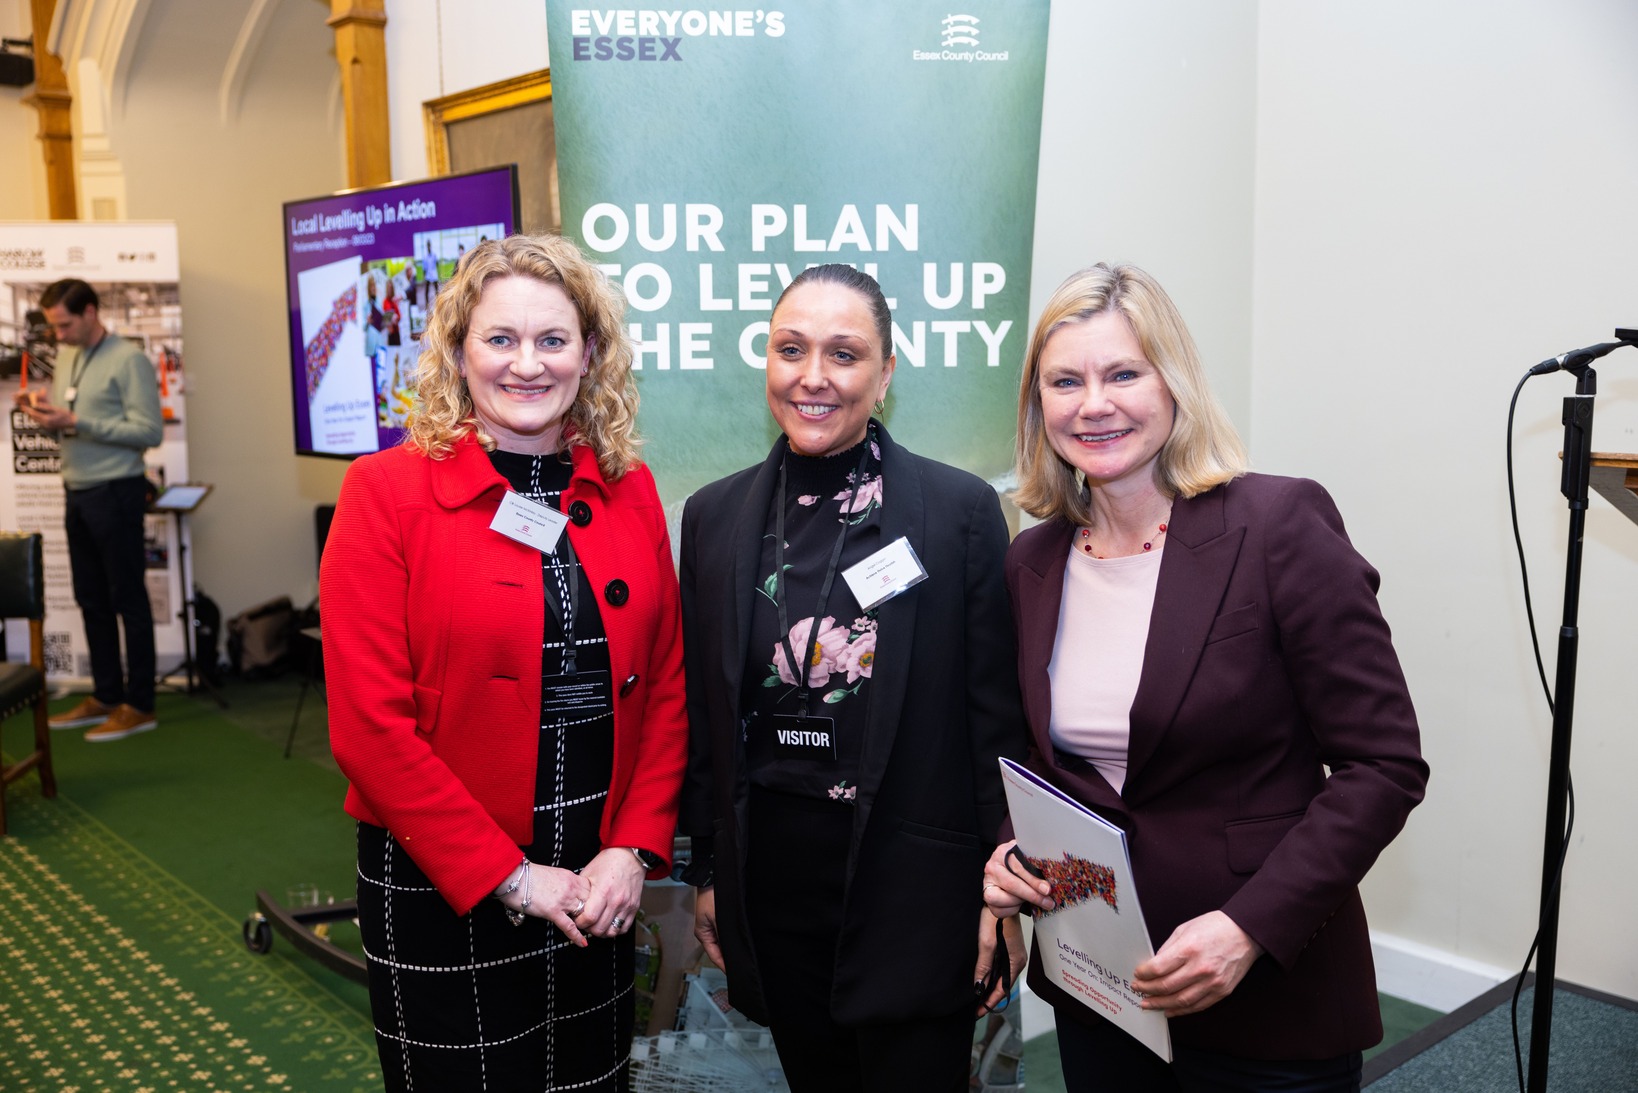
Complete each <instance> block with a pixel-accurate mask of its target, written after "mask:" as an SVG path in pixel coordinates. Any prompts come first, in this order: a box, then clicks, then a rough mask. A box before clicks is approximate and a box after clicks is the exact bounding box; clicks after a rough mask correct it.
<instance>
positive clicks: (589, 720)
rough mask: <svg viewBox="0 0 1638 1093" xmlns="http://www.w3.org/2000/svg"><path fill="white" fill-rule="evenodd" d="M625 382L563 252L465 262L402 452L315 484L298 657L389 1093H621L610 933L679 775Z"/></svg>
mask: <svg viewBox="0 0 1638 1093" xmlns="http://www.w3.org/2000/svg"><path fill="white" fill-rule="evenodd" d="M630 371H631V352H630V349H629V346H628V344H627V341H626V338H625V334H624V332H623V328H622V325H621V308H620V303H619V297H618V296H617V295H616V293H615V292H614V291H613V290H612V289H611V288H610V286H609V285H608V284H607V282H606V281H605V279H604V278H603V276H602V275H601V274H600V273H599V272H598V271H597V270H596V269H595V268H594V267H593V266H592V265H591V264H590V263H588V262H587V261H586V260H585V258H584V257H583V256H582V255H581V254H580V252H579V251H578V250H576V249H575V247H574V246H573V244H571V243H568V242H566V241H564V240H562V239H558V238H556V237H535V238H530V237H522V236H512V237H510V238H507V239H503V240H498V241H494V242H486V243H483V244H480V245H479V246H477V247H476V248H474V249H473V250H471V251H469V252H468V253H467V254H466V256H465V257H464V258H463V260H462V262H461V264H460V267H459V269H458V270H457V272H456V274H455V277H454V279H453V280H451V281H450V282H449V283H448V284H446V285H445V286H444V287H443V290H442V291H441V292H440V293H439V294H438V297H437V303H436V305H435V308H434V311H433V314H432V317H431V321H430V323H429V324H428V327H427V333H426V335H425V339H424V341H423V345H422V354H421V362H420V372H419V376H418V387H417V396H418V401H417V406H416V409H415V411H414V413H413V415H412V416H411V418H410V425H409V430H410V436H409V439H408V440H407V441H406V443H405V444H403V445H401V446H399V447H397V448H394V449H392V450H390V451H385V452H381V453H379V454H377V455H372V456H367V457H365V458H363V459H360V460H358V461H357V462H355V463H354V464H353V466H352V467H351V469H350V470H349V471H348V473H347V480H346V482H345V484H344V485H343V487H342V492H341V500H340V503H339V504H338V505H337V508H336V517H335V523H334V525H333V526H332V528H331V532H330V537H329V540H328V542H327V544H326V547H325V551H324V561H323V567H322V571H321V574H320V590H321V594H322V600H323V612H324V646H325V649H324V655H325V661H326V667H327V669H328V673H329V677H330V729H331V744H332V747H333V748H334V751H335V755H336V761H337V762H338V763H339V764H340V766H341V769H342V772H343V773H344V774H346V775H347V777H348V779H349V780H350V781H351V783H352V784H351V786H350V788H349V789H348V792H347V811H348V812H349V813H350V814H351V815H353V816H354V817H356V818H357V819H358V821H359V861H358V907H359V921H360V927H361V930H362V933H363V942H364V948H365V954H366V956H367V958H368V963H369V972H370V996H371V1008H372V1009H373V1011H374V1018H375V1025H376V1041H377V1045H378V1048H379V1050H380V1054H381V1064H382V1073H383V1077H384V1079H385V1081H386V1085H387V1088H389V1089H410V1088H416V1089H423V1090H424V1089H477V1088H484V1089H489V1090H496V1089H518V1090H524V1089H529V1090H538V1089H543V1088H549V1089H556V1088H570V1087H572V1088H575V1089H595V1090H616V1089H625V1088H626V1086H627V1076H626V1071H627V1057H628V1052H629V1048H630V1043H631V1031H632V1005H633V996H632V992H631V989H630V988H631V982H632V960H633V942H632V937H631V934H630V929H631V924H632V919H633V916H634V915H635V913H636V910H637V905H638V900H639V897H640V895H641V892H642V885H643V880H644V877H645V875H649V876H662V875H664V873H665V871H666V868H667V865H668V859H669V857H670V852H671V845H672V838H673V833H674V831H675V828H676V815H677V800H678V793H679V790H680V787H681V783H682V776H683V767H684V764H685V762H686V752H687V726H686V717H685V714H684V709H683V680H682V647H681V641H680V636H679V635H680V628H681V617H680V611H679V606H678V604H679V601H678V595H677V581H676V576H675V571H674V570H673V568H672V561H671V548H670V544H669V542H668V540H667V536H666V522H665V513H664V510H663V509H662V508H661V506H660V502H659V498H658V497H657V496H656V494H655V490H654V481H653V478H652V477H651V476H650V474H649V472H648V470H647V468H645V467H644V466H643V465H642V464H641V463H639V462H638V461H637V455H636V449H637V444H636V438H635V436H634V435H633V431H632V423H633V419H634V415H635V411H636V407H637V395H636V391H635V388H634V385H633V382H632V378H631V374H630ZM560 514H561V515H560ZM488 897H493V898H488Z"/></svg>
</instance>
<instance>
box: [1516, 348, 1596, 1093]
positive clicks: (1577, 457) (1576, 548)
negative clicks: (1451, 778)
mask: <svg viewBox="0 0 1638 1093" xmlns="http://www.w3.org/2000/svg"><path fill="white" fill-rule="evenodd" d="M1564 367H1565V371H1568V372H1570V373H1572V374H1574V376H1575V377H1576V385H1575V394H1574V395H1570V396H1568V397H1566V398H1565V400H1564V470H1563V476H1562V480H1561V482H1560V484H1559V491H1560V492H1561V493H1563V494H1564V497H1565V499H1566V500H1567V501H1568V502H1569V506H1570V541H1569V549H1568V551H1567V556H1566V558H1565V563H1564V623H1563V625H1562V626H1561V627H1560V628H1559V631H1558V667H1557V670H1556V672H1555V674H1554V680H1553V739H1552V748H1551V752H1550V758H1549V760H1548V765H1547V828H1546V836H1545V842H1544V845H1543V850H1542V857H1541V917H1540V920H1539V921H1540V933H1541V937H1540V941H1539V943H1538V947H1537V951H1536V993H1535V1005H1534V1009H1533V1015H1532V1017H1531V1020H1530V1080H1529V1093H1546V1090H1547V1056H1548V1051H1549V1044H1550V1041H1551V1039H1552V1032H1553V973H1554V968H1555V965H1556V964H1557V961H1558V908H1559V893H1560V886H1561V882H1562V879H1563V878H1562V874H1561V872H1560V865H1561V863H1562V861H1563V856H1564V821H1565V806H1566V803H1567V801H1568V798H1569V784H1570V728H1571V724H1572V722H1573V720H1574V717H1575V670H1576V655H1577V652H1578V643H1579V640H1580V632H1579V630H1578V629H1577V626H1576V622H1577V618H1578V616H1579V612H1580V603H1581V554H1582V541H1581V539H1582V532H1583V529H1584V526H1585V524H1586V517H1587V481H1588V476H1589V475H1590V473H1591V466H1592V426H1593V396H1594V395H1596V394H1597V393H1598V374H1597V373H1596V372H1594V371H1593V369H1592V368H1591V367H1590V365H1588V364H1580V365H1575V364H1566V365H1565V366H1564Z"/></svg>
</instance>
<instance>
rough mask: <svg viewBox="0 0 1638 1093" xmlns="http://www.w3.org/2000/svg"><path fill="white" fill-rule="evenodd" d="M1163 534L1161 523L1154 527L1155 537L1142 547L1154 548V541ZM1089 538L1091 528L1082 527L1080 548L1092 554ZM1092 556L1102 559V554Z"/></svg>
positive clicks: (1163, 528)
mask: <svg viewBox="0 0 1638 1093" xmlns="http://www.w3.org/2000/svg"><path fill="white" fill-rule="evenodd" d="M1164 534H1166V525H1165V524H1161V525H1160V526H1159V527H1157V528H1155V537H1154V538H1153V539H1151V540H1149V541H1148V542H1147V543H1144V544H1143V549H1144V550H1146V551H1148V550H1153V549H1154V548H1155V543H1157V542H1159V541H1160V537H1161V536H1162V535H1164ZM1091 538H1092V529H1091V528H1082V529H1081V549H1082V550H1084V551H1086V552H1087V553H1088V554H1092V544H1091V543H1090V542H1087V541H1086V540H1089V539H1091ZM1092 557H1094V558H1097V559H1098V560H1099V561H1102V560H1104V556H1103V555H1102V554H1092Z"/></svg>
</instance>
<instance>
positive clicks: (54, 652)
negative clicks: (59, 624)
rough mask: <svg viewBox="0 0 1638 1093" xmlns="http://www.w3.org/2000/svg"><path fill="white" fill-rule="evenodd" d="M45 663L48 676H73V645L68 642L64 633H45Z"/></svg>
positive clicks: (67, 637)
mask: <svg viewBox="0 0 1638 1093" xmlns="http://www.w3.org/2000/svg"><path fill="white" fill-rule="evenodd" d="M45 663H46V675H48V676H71V675H73V674H74V643H73V642H71V641H70V640H69V636H68V634H67V632H66V631H64V632H60V633H55V634H54V633H51V632H49V631H48V632H47V633H46V635H45Z"/></svg>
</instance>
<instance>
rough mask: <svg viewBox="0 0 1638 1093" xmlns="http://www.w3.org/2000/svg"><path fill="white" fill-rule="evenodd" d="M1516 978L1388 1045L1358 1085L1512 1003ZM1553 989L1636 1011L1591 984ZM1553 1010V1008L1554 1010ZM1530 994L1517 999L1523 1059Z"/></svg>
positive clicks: (1528, 976) (1527, 979)
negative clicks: (1590, 985) (1595, 988)
mask: <svg viewBox="0 0 1638 1093" xmlns="http://www.w3.org/2000/svg"><path fill="white" fill-rule="evenodd" d="M1535 981H1536V977H1535V973H1534V972H1527V973H1525V976H1524V990H1525V991H1529V990H1530V989H1531V988H1533V987H1534V986H1535ZM1517 984H1518V979H1517V978H1513V979H1507V980H1504V981H1502V982H1500V983H1498V984H1496V985H1495V986H1494V987H1492V988H1490V989H1489V990H1487V991H1485V992H1484V993H1483V994H1481V995H1479V996H1478V997H1477V998H1475V999H1473V1000H1472V1001H1471V1002H1468V1003H1467V1004H1466V1005H1463V1006H1461V1007H1460V1008H1458V1009H1454V1010H1452V1011H1451V1012H1449V1013H1447V1014H1445V1015H1444V1016H1443V1017H1441V1018H1439V1019H1438V1020H1437V1021H1434V1022H1433V1023H1432V1024H1430V1025H1428V1026H1426V1027H1425V1028H1422V1029H1420V1030H1418V1031H1416V1032H1413V1033H1411V1034H1410V1035H1409V1036H1407V1037H1405V1038H1404V1039H1403V1040H1401V1041H1399V1042H1398V1043H1397V1044H1394V1045H1393V1046H1392V1047H1389V1048H1388V1049H1387V1050H1385V1051H1383V1052H1381V1053H1380V1054H1378V1055H1376V1056H1374V1057H1372V1058H1370V1059H1368V1060H1366V1062H1365V1067H1364V1072H1363V1074H1362V1076H1361V1082H1360V1084H1361V1086H1362V1087H1366V1088H1368V1087H1369V1086H1370V1085H1371V1083H1373V1082H1376V1081H1379V1080H1380V1079H1382V1078H1385V1077H1387V1076H1388V1075H1389V1074H1390V1073H1392V1072H1393V1071H1395V1070H1397V1069H1398V1068H1399V1067H1401V1066H1403V1065H1404V1064H1405V1063H1408V1062H1410V1061H1411V1060H1412V1059H1414V1058H1416V1056H1418V1055H1420V1054H1422V1053H1423V1052H1425V1051H1427V1050H1428V1049H1429V1048H1431V1047H1433V1046H1434V1045H1436V1044H1438V1043H1440V1042H1441V1041H1443V1040H1446V1039H1448V1038H1449V1037H1451V1036H1454V1035H1455V1034H1456V1033H1458V1032H1460V1031H1462V1030H1463V1029H1464V1028H1466V1027H1467V1026H1468V1025H1471V1024H1472V1023H1473V1022H1475V1021H1477V1020H1479V1019H1480V1018H1481V1017H1484V1016H1486V1015H1488V1014H1490V1013H1492V1012H1493V1011H1495V1010H1496V1009H1497V1008H1498V1007H1507V1006H1510V1005H1511V1004H1512V999H1513V989H1514V987H1515V986H1516V985H1517ZM1554 987H1555V988H1556V992H1565V993H1570V994H1578V995H1580V996H1582V997H1583V998H1586V999H1588V1000H1589V1001H1593V1002H1599V1003H1602V1004H1604V1005H1606V1006H1616V1007H1619V1008H1621V1009H1625V1010H1632V1011H1638V1001H1634V1000H1632V999H1630V998H1621V997H1619V996H1618V995H1613V994H1606V993H1604V992H1603V991H1599V990H1594V989H1593V988H1591V987H1583V986H1581V985H1579V984H1576V983H1567V982H1565V981H1564V980H1562V979H1560V980H1558V981H1556V982H1555V983H1554ZM1555 1012H1556V1011H1555ZM1530 1018H1531V1009H1530V995H1529V994H1528V993H1526V994H1525V995H1524V997H1522V998H1521V999H1520V1001H1519V1039H1520V1047H1521V1049H1522V1050H1523V1052H1524V1055H1525V1058H1526V1059H1528V1058H1529V1050H1530Z"/></svg>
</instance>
